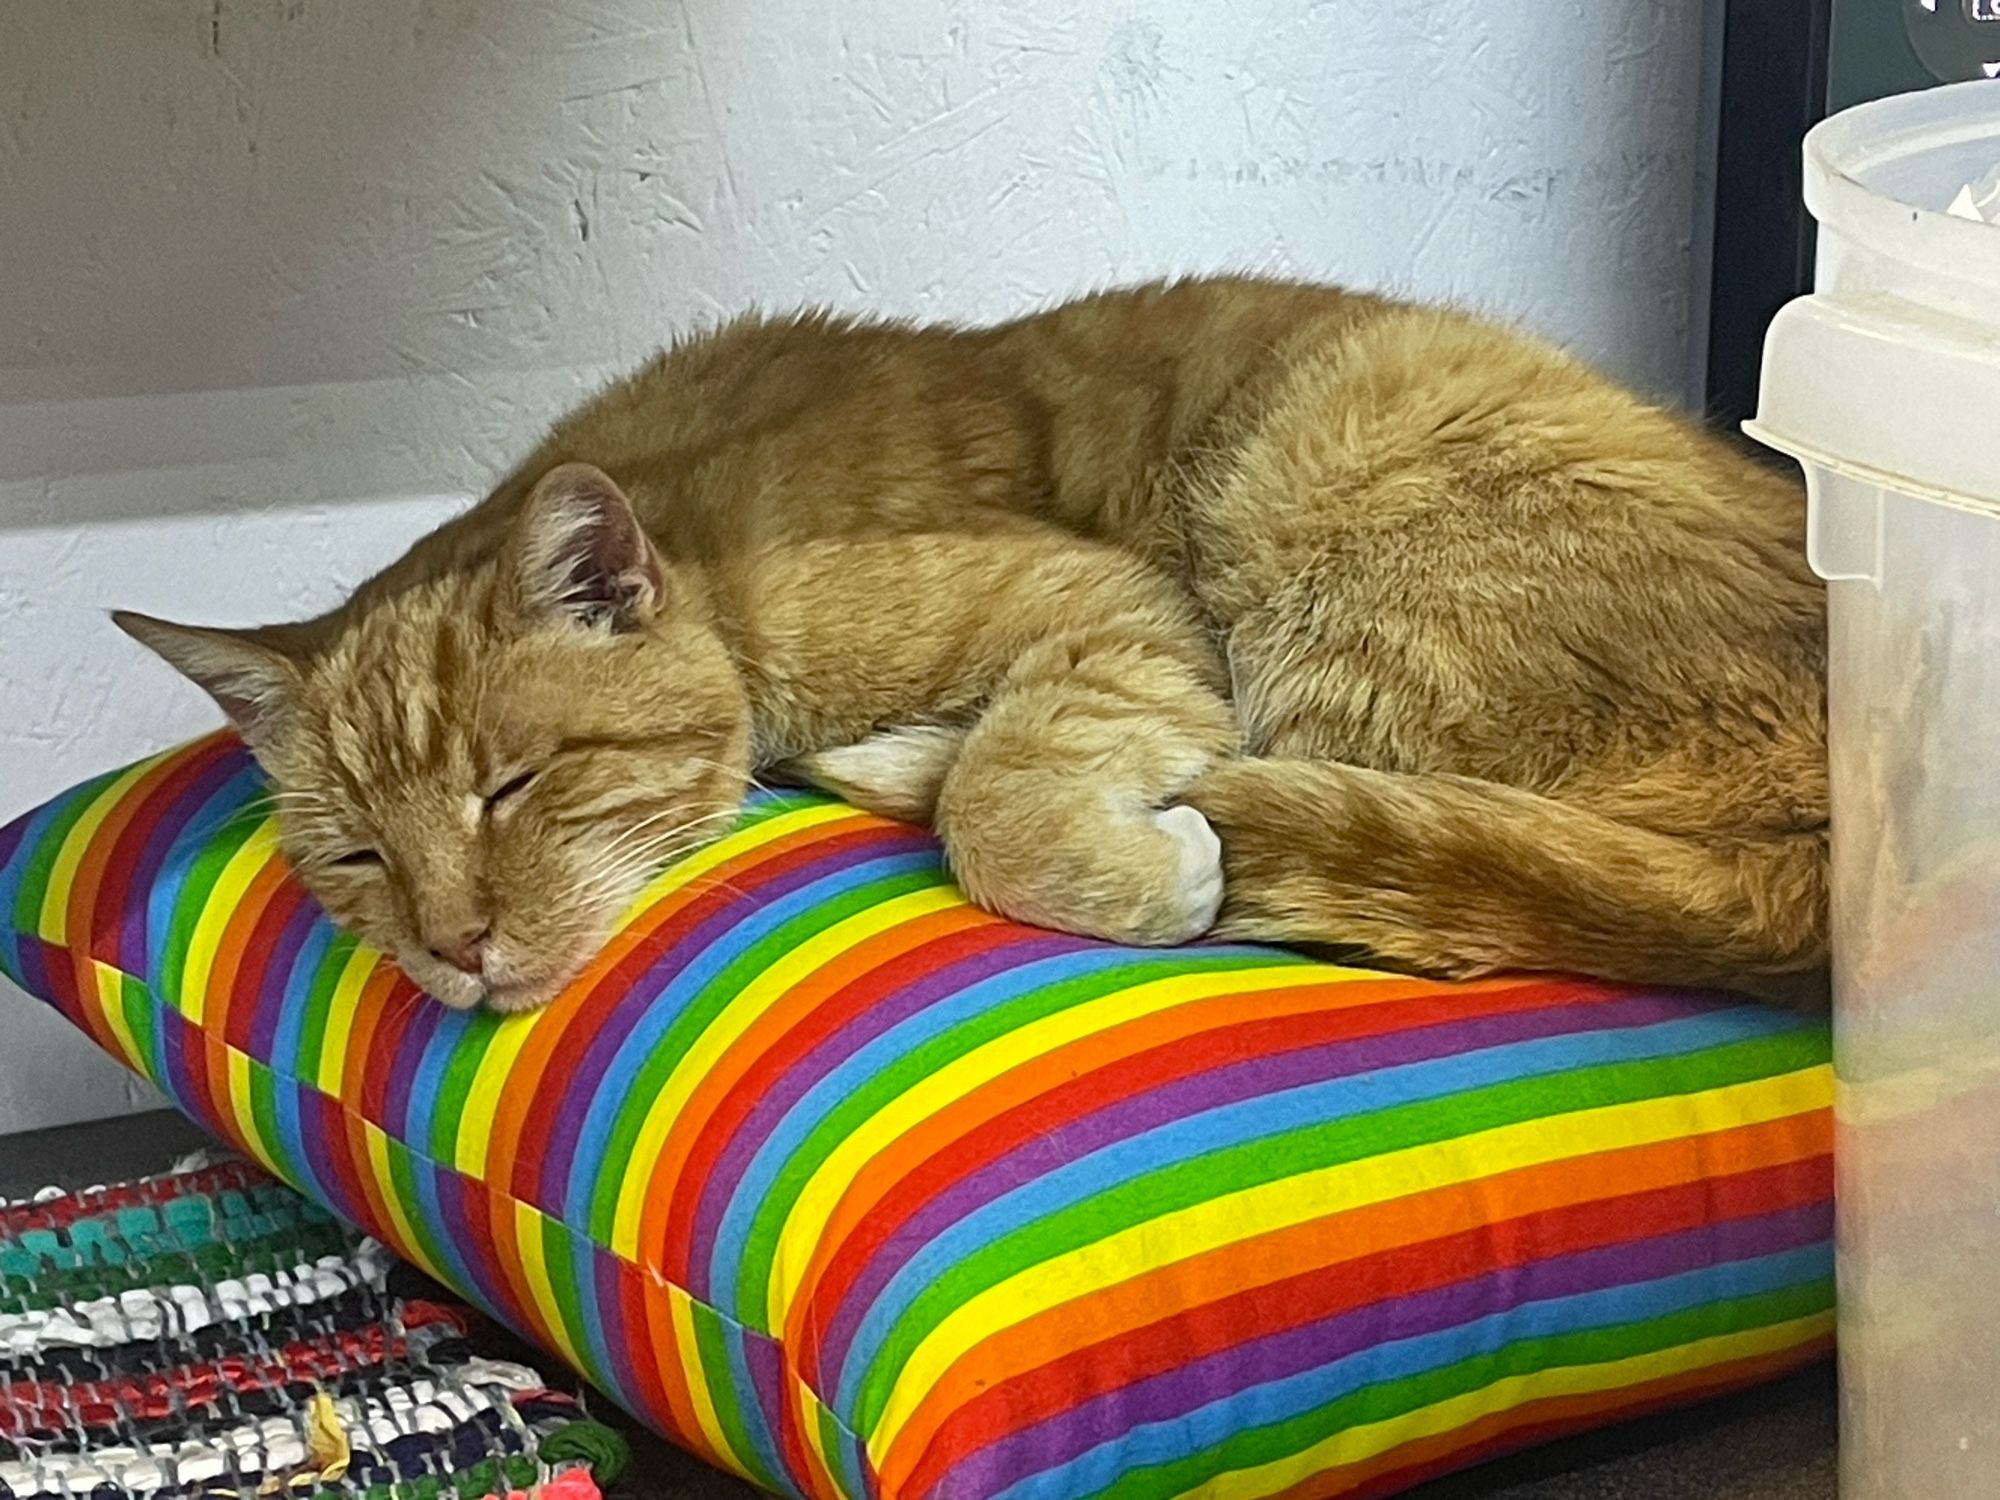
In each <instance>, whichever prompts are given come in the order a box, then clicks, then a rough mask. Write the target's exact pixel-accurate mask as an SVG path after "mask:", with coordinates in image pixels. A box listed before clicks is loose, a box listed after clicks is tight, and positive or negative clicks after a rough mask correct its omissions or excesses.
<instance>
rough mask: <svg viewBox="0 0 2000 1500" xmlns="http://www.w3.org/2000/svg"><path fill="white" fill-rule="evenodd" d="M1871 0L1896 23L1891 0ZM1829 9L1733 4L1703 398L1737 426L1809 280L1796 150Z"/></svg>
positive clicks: (1751, 407)
mask: <svg viewBox="0 0 2000 1500" xmlns="http://www.w3.org/2000/svg"><path fill="white" fill-rule="evenodd" d="M1860 3H1863V4H1867V3H1870V0H1860ZM1873 3H1874V4H1876V5H1878V6H1879V7H1880V8H1881V9H1882V10H1884V11H1885V12H1888V13H1889V18H1890V19H1891V20H1892V21H1894V20H1896V19H1897V17H1896V16H1895V14H1894V10H1893V4H1894V0H1873ZM1831 10H1832V0H1727V10H1726V12H1725V19H1724V24H1723V42H1722V89H1721V96H1722V121H1721V129H1720V132H1719V134H1718V138H1717V160H1716V174H1715V248H1714V271H1713V279H1712V282H1711V286H1712V291H1711V294H1710V307H1709V342H1708V382H1707V393H1706V405H1707V408H1708V413H1709V415H1710V416H1711V417H1713V418H1715V419H1716V420H1718V421H1719V422H1721V423H1722V424H1724V425H1725V426H1726V427H1728V428H1731V429H1733V428H1734V427H1735V426H1736V425H1737V424H1738V423H1740V422H1742V421H1743V420H1744V419H1745V418H1746V417H1748V416H1750V415H1751V413H1752V412H1754V411H1755V410H1756V405H1757V373H1758V359H1759V354H1760V352H1761V350H1762V348H1763V342H1764V330H1765V328H1766V327H1768V326H1769V324H1770V322H1771V317H1772V315H1773V314H1774V313H1776V312H1777V310H1778V309H1779V308H1780V307H1782V306H1784V305H1785V303H1787V302H1788V301H1790V300H1791V299H1792V298H1793V297H1796V296H1797V295H1799V294H1800V293H1801V292H1803V291H1805V290H1806V289H1807V288H1808V287H1809V286H1810V284H1811V277H1812V221H1811V219H1810V217H1809V216H1808V215H1807V214H1806V212H1805V208H1804V205H1803V204H1802V203H1801V202H1800V198H1799V195H1800V191H1801V187H1802V180H1801V179H1802V176H1803V173H1802V170H1801V159H1800V154H1799V153H1800V147H1801V143H1802V142H1803V141H1804V139H1805V134H1806V131H1807V130H1809V129H1810V128H1811V127H1812V126H1813V125H1814V124H1815V123H1817V122H1818V120H1819V119H1820V117H1821V116H1822V115H1823V114H1824V113H1825V107H1826V97H1827V40H1828V28H1829V24H1830V21H1831Z"/></svg>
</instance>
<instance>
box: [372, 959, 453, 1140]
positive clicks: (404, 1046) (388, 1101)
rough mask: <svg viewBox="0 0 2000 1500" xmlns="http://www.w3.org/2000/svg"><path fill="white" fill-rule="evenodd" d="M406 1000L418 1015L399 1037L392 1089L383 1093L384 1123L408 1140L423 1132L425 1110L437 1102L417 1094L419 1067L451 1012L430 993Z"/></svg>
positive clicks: (391, 1071)
mask: <svg viewBox="0 0 2000 1500" xmlns="http://www.w3.org/2000/svg"><path fill="white" fill-rule="evenodd" d="M395 994H396V991H394V990H391V991H390V996H391V997H392V999H393V997H394V996H395ZM403 1003H404V1004H407V1005H414V1006H416V1008H417V1015H416V1019H415V1020H413V1021H411V1022H410V1023H409V1025H407V1026H405V1027H404V1028H403V1034H402V1035H401V1036H400V1037H398V1038H397V1039H396V1055H395V1057H394V1058H393V1059H391V1061H390V1064H389V1089H388V1092H387V1093H385V1094H384V1095H383V1096H382V1097H383V1100H384V1104H385V1113H386V1114H387V1115H388V1116H389V1118H388V1119H386V1120H384V1121H383V1122H382V1123H383V1127H384V1128H385V1129H387V1130H389V1131H391V1132H392V1133H393V1134H394V1135H395V1136H396V1138H397V1139H398V1140H401V1141H403V1142H405V1143H408V1142H409V1141H411V1140H414V1139H417V1138H419V1137H420V1136H421V1135H422V1134H423V1132H422V1131H421V1130H420V1128H419V1122H420V1120H421V1118H422V1115H423V1113H424V1112H426V1111H428V1110H429V1109H430V1107H431V1106H432V1105H433V1104H434V1103H436V1101H435V1100H432V1099H419V1098H417V1097H416V1089H415V1087H414V1085H415V1083H416V1078H417V1069H418V1068H419V1067H421V1066H422V1065H423V1060H424V1049H425V1048H427V1047H428V1046H430V1043H431V1038H432V1037H434V1036H436V1035H437V1029H438V1027H439V1026H440V1025H442V1024H443V1022H444V1018H445V1017H446V1016H448V1015H450V1014H451V1012H450V1011H448V1010H446V1009H445V1008H444V1007H443V1006H442V1005H439V1004H438V1003H437V1002H436V1001H434V1000H432V999H431V998H430V997H429V996H428V995H419V996H416V997H415V998H413V999H409V1000H405V1001H404V1002H403Z"/></svg>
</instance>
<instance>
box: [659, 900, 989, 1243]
mask: <svg viewBox="0 0 2000 1500" xmlns="http://www.w3.org/2000/svg"><path fill="white" fill-rule="evenodd" d="M998 921H999V918H997V917H994V916H991V915H989V914H988V913H986V912H983V911H980V910H979V909H978V908H977V907H971V906H961V907H953V908H951V909H950V910H947V911H939V912H932V913H929V914H927V915H925V916H921V917H916V918H913V919H911V920H910V921H907V922H904V923H902V924H901V925H900V926H896V927H892V928H889V929H888V930H887V931H885V932H879V933H876V934H875V935H874V936H873V937H871V938H867V939H865V940H864V941H862V942H860V943H857V944H855V945H854V946H853V947H852V948H848V949H845V950H843V951H842V952H840V953H837V954H835V955H834V956H833V957H832V958H830V959H829V960H827V962H826V963H825V964H823V965H821V966H820V967H819V968H817V969H814V970H813V971H812V972H811V973H810V974H807V975H806V976H805V977H804V978H802V979H801V980H800V981H799V983H798V984H797V985H795V986H794V987H793V988H792V989H791V990H789V991H787V992H786V993H785V994H784V995H782V996H781V997H779V999H778V1001H777V1002H776V1003H775V1004H773V1005H772V1006H771V1008H770V1009H769V1010H767V1011H766V1012H764V1014H763V1015H761V1016H759V1017H757V1018H756V1020H754V1021H753V1022H751V1024H750V1025H749V1026H748V1027H747V1028H745V1030H744V1032H743V1034H742V1035H741V1036H740V1037H738V1038H737V1039H736V1040H735V1041H733V1042H731V1043H730V1044H729V1046H728V1047H727V1048H725V1049H724V1050H723V1052H722V1055H721V1056H719V1057H718V1058H716V1059H715V1065H714V1067H712V1068H711V1069H710V1070H709V1071H708V1073H707V1074H706V1075H704V1076H703V1077H702V1078H701V1079H700V1080H699V1081H698V1082H697V1083H696V1084H695V1088H694V1092H693V1093H692V1094H691V1095H690V1096H689V1098H688V1101H687V1104H686V1105H685V1106H684V1107H683V1108H682V1109H681V1111H680V1112H679V1113H678V1114H677V1115H676V1116H675V1117H674V1123H673V1128H672V1129H671V1130H669V1131H668V1132H667V1138H666V1140H665V1142H664V1143H663V1144H662V1146H661V1149H660V1154H659V1156H658V1157H657V1158H655V1160H654V1163H653V1168H652V1171H651V1173H650V1176H649V1179H648V1184H647V1189H646V1198H645V1205H646V1206H645V1209H644V1211H643V1213H642V1215H641V1217H640V1220H639V1244H640V1246H641V1250H640V1258H641V1259H642V1260H644V1261H646V1262H648V1263H652V1262H654V1261H655V1260H656V1259H657V1247H658V1246H659V1244H660V1242H661V1240H662V1239H663V1238H664V1237H665V1233H666V1225H665V1221H666V1218H667V1216H668V1215H669V1214H671V1213H672V1212H673V1211H674V1204H675V1198H674V1195H675V1194H676V1193H677V1192H679V1191H680V1187H681V1179H682V1177H683V1175H684V1174H685V1173H686V1170H687V1163H688V1157H689V1155H690V1154H691V1153H692V1152H693V1150H694V1148H695V1146H696V1145H697V1144H698V1143H699V1141H700V1140H701V1136H702V1129H703V1127H704V1126H706V1125H707V1124H708V1122H709V1120H710V1118H711V1117H713V1115H714V1114H715V1112H716V1110H717V1109H719V1108H720V1107H721V1106H722V1104H723V1102H724V1101H725V1100H726V1099H727V1098H728V1097H729V1095H730V1094H731V1093H732V1092H733V1091H734V1090H735V1088H736V1087H737V1085H738V1084H740V1083H741V1082H742V1080H743V1077H744V1075H745V1074H746V1073H748V1072H749V1071H750V1070H751V1069H753V1068H754V1067H756V1066H757V1064H758V1063H760V1062H761V1061H762V1060H763V1059H764V1056H765V1055H766V1054H767V1053H768V1052H769V1051H770V1050H771V1048H773V1047H775V1046H777V1045H778V1044H779V1043H781V1042H783V1041H784V1039H785V1038H786V1036H788V1035H789V1034H790V1033H791V1032H792V1030H793V1029H794V1028H795V1027H797V1026H798V1025H799V1024H800V1023H801V1022H802V1021H803V1020H804V1019H805V1017H806V1016H807V1015H809V1014H811V1012H812V1011H813V1010H814V1009H815V1008H817V1007H818V1006H820V1005H822V1004H824V1003H825V1002H826V1001H827V1000H828V999H829V998H830V997H831V996H832V995H833V994H834V993H836V992H837V991H839V990H840V989H842V988H844V987H845V986H847V985H849V984H851V983H853V982H854V981H855V980H857V979H860V978H862V977H863V976H864V975H866V974H868V973H871V972H872V971H874V970H876V969H879V968H881V967H882V966H883V965H885V964H889V963H893V962H894V961H895V960H896V959H898V958H900V957H902V956H903V955H904V954H906V953H909V952H911V951H913V950H914V949H917V948H921V947H923V946H924V945H925V944H927V943H932V942H935V941H937V940H938V939H940V938H945V937H949V936H950V935H951V934H953V933H956V932H968V931H971V930H972V929H974V928H977V927H990V926H992V925H994V924H995V923H997V922H998Z"/></svg>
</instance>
